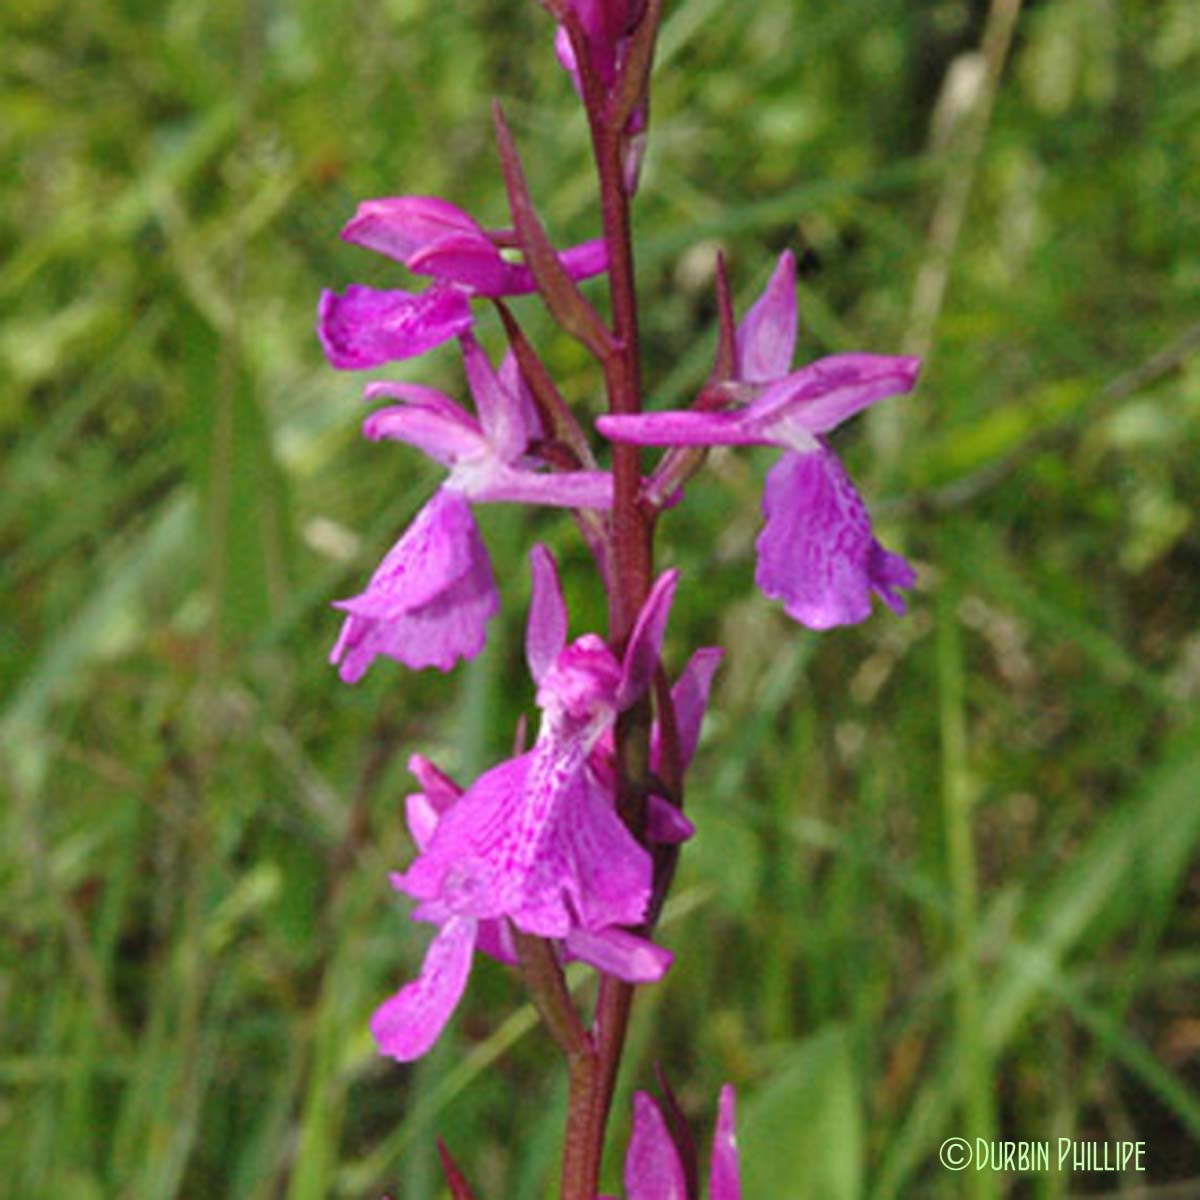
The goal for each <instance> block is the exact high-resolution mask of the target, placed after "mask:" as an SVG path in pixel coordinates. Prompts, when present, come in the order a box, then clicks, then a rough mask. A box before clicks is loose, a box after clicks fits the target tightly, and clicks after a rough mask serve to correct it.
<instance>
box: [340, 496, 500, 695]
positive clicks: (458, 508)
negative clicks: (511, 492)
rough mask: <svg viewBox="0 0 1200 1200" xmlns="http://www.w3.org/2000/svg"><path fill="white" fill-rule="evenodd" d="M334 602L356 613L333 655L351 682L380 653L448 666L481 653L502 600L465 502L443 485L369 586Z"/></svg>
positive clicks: (417, 664) (421, 664)
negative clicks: (345, 598)
mask: <svg viewBox="0 0 1200 1200" xmlns="http://www.w3.org/2000/svg"><path fill="white" fill-rule="evenodd" d="M335 607H336V608H340V609H342V610H344V611H345V612H347V613H349V614H350V615H349V616H348V617H347V619H346V621H345V623H344V624H343V626H342V631H341V635H340V636H339V638H338V640H337V644H336V645H335V646H334V648H333V651H332V652H331V654H330V661H331V662H334V663H340V664H341V676H342V678H343V679H344V680H345V681H346V682H347V683H354V682H356V681H357V680H358V679H360V678H362V676H363V674H365V672H366V670H367V668H368V667H369V666H370V665H371V662H372V661H373V660H374V658H375V657H376V656H377V655H380V654H383V655H386V656H387V657H389V658H394V659H396V660H398V661H399V662H402V663H404V664H405V665H406V666H409V667H412V668H413V669H419V668H421V667H429V666H433V667H437V668H438V669H439V670H442V671H448V670H450V668H451V667H452V666H453V665H454V663H455V662H456V661H457V660H458V659H459V658H472V657H474V656H475V655H476V654H478V653H479V651H480V650H482V649H483V644H484V640H485V636H486V626H487V622H488V621H489V620H490V619H491V618H492V617H493V616H495V614H496V613H497V612H498V611H499V608H500V601H499V597H498V596H497V594H496V585H495V581H494V580H493V578H492V568H491V563H490V562H489V560H488V556H487V550H486V549H485V548H484V545H483V541H482V539H481V538H480V536H479V530H478V528H477V527H476V525H475V518H474V517H473V516H472V515H471V509H470V506H469V505H468V504H467V502H466V501H465V500H464V499H463V498H462V497H461V496H459V495H458V494H457V493H455V492H452V491H450V490H449V489H447V488H439V489H438V491H437V492H435V493H434V496H433V499H431V500H430V501H429V503H428V504H426V505H425V507H424V508H423V509H422V510H421V511H420V513H418V515H417V518H416V520H415V521H413V523H412V524H411V525H410V526H409V527H408V529H407V530H406V531H405V533H404V534H403V536H402V537H401V538H400V540H399V541H398V542H397V543H396V544H395V545H394V546H393V547H392V549H391V550H389V551H388V553H387V556H386V557H385V558H384V560H383V562H382V563H380V565H379V567H378V569H377V570H376V571H375V574H374V575H373V576H372V577H371V581H370V583H369V584H368V585H367V589H366V591H364V592H363V593H362V594H361V595H359V596H356V597H354V598H353V599H351V600H342V601H339V602H338V603H337V604H336V605H335Z"/></svg>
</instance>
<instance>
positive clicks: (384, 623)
mask: <svg viewBox="0 0 1200 1200" xmlns="http://www.w3.org/2000/svg"><path fill="white" fill-rule="evenodd" d="M460 341H461V344H462V351H463V362H464V366H465V368H466V374H467V382H468V384H469V386H470V389H471V393H472V395H473V397H474V399H475V408H476V414H477V415H472V414H470V413H468V412H467V411H466V410H465V409H463V408H462V407H461V406H460V405H458V404H457V403H456V402H455V401H454V400H452V399H451V398H450V397H449V396H446V395H445V394H443V393H442V392H439V391H437V390H436V389H434V388H429V387H425V386H423V385H420V384H411V383H389V382H378V383H374V384H370V385H369V386H368V387H367V396H368V398H370V399H378V398H388V399H392V400H399V401H401V402H402V403H400V404H398V405H391V406H389V407H386V408H382V409H378V410H376V411H375V412H373V413H372V414H371V415H370V416H369V417H368V418H367V419H366V422H365V423H364V426H363V432H364V434H365V435H366V436H367V437H368V438H370V439H372V440H379V439H387V440H392V441H400V442H406V443H407V444H409V445H411V446H415V447H416V448H417V449H418V450H420V451H422V452H423V453H424V454H426V455H427V456H428V457H429V458H431V459H433V460H434V461H435V462H437V463H440V464H441V465H442V466H444V467H446V468H447V469H448V472H449V474H448V476H447V478H446V479H445V481H444V482H443V483H442V485H441V487H439V488H438V490H437V491H436V492H435V493H434V496H433V499H431V500H430V501H429V503H428V504H426V505H425V507H424V508H422V509H421V511H420V513H418V515H417V517H416V519H415V520H414V521H413V523H412V525H410V526H409V528H408V529H407V530H406V531H405V532H404V533H403V534H402V535H401V537H400V539H399V541H397V542H396V544H395V545H394V546H393V547H392V549H391V550H390V551H389V552H388V554H387V555H386V556H385V558H384V560H383V562H382V563H381V564H380V565H379V567H378V569H377V570H376V571H375V573H374V574H373V575H372V577H371V580H370V582H369V583H368V584H367V587H366V590H365V591H364V592H362V593H361V594H360V595H358V596H355V597H353V598H352V599H349V600H342V601H339V602H338V603H337V604H336V605H335V607H337V608H340V609H342V611H344V612H345V613H346V614H347V616H346V620H345V622H344V624H343V626H342V631H341V635H340V636H339V637H338V640H337V643H336V644H335V646H334V648H333V651H332V653H331V655H330V660H331V661H332V662H334V663H335V664H340V670H341V676H342V678H343V679H344V680H345V681H346V682H347V683H354V682H356V681H357V680H359V679H361V678H362V676H363V675H364V674H365V673H366V671H367V669H368V668H369V666H370V664H371V663H372V662H373V661H374V659H375V658H377V657H379V656H380V655H383V656H385V657H387V658H392V659H395V660H397V661H398V662H401V663H403V664H404V665H406V666H408V667H410V668H412V669H414V670H417V669H421V668H424V667H436V668H437V669H438V670H441V671H449V670H450V669H451V668H452V667H453V666H454V665H455V664H456V663H457V662H458V661H459V660H460V659H463V658H472V657H474V656H475V655H476V654H478V653H479V652H480V651H481V650H482V649H483V646H484V642H485V640H486V629H487V624H488V622H489V621H490V620H491V618H492V617H493V616H495V615H496V613H497V612H498V611H499V607H500V599H499V595H498V593H497V590H496V584H495V579H494V576H493V573H492V567H491V561H490V559H489V557H488V553H487V549H486V548H485V546H484V544H483V539H482V538H481V537H480V535H479V529H478V526H477V525H476V523H475V517H474V515H473V514H472V511H471V504H472V503H489V502H512V501H515V502H521V503H528V504H544V505H555V506H562V507H568V508H596V509H605V508H609V507H611V505H612V476H611V475H610V474H608V473H607V472H603V471H562V472H555V473H547V472H544V471H542V470H540V469H539V464H538V463H537V462H536V460H535V459H533V458H532V457H531V456H530V455H529V454H528V453H527V451H528V448H529V445H530V443H531V441H533V440H534V439H535V438H536V437H538V436H540V424H539V422H538V418H537V414H536V411H535V409H534V406H533V403H532V401H531V400H530V398H529V396H528V394H527V392H526V391H525V388H524V384H523V382H522V380H521V377H520V372H519V371H518V369H517V365H516V362H515V360H514V359H513V358H512V356H511V355H509V356H507V357H506V358H505V360H504V362H503V363H502V364H501V367H500V369H499V371H498V372H497V371H494V370H493V369H492V366H491V364H490V363H489V362H488V359H487V355H486V354H484V352H483V350H482V349H481V347H480V346H479V344H478V343H477V342H476V341H475V339H474V338H473V337H472V336H471V335H470V334H463V335H461V338H460Z"/></svg>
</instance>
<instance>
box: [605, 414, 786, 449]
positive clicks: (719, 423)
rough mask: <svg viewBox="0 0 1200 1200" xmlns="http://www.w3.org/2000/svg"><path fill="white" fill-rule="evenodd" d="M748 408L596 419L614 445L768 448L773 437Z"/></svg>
mask: <svg viewBox="0 0 1200 1200" xmlns="http://www.w3.org/2000/svg"><path fill="white" fill-rule="evenodd" d="M747 412H748V410H746V409H736V410H733V411H730V412H708V413H705V412H678V411H670V412H651V413H636V414H634V413H629V414H619V415H610V414H606V415H605V416H602V417H597V418H596V428H597V429H598V430H599V431H600V432H601V433H602V434H603V435H604V436H605V437H606V438H608V440H609V441H610V442H627V443H630V444H631V445H634V446H765V445H769V444H770V443H771V442H772V440H773V439H772V438H771V437H770V436H768V435H767V434H764V433H763V431H762V429H761V428H760V425H759V423H757V422H755V421H753V420H751V419H748V418H747V416H746V414H747Z"/></svg>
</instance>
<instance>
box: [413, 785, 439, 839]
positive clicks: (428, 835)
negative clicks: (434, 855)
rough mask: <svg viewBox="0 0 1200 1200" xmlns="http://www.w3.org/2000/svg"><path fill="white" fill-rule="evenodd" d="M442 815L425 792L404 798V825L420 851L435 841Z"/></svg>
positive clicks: (414, 793)
mask: <svg viewBox="0 0 1200 1200" xmlns="http://www.w3.org/2000/svg"><path fill="white" fill-rule="evenodd" d="M441 817H442V814H441V813H440V812H439V811H438V809H437V806H436V805H435V804H434V803H433V801H432V800H430V798H429V797H428V796H427V795H426V794H425V793H424V792H410V793H409V794H408V795H407V796H405V797H404V823H405V824H406V825H407V826H408V836H409V837H411V838H412V840H413V843H414V845H415V846H416V847H417V850H418V851H423V850H425V848H426V847H427V846H428V845H429V843H430V842H431V841H432V840H433V835H434V832H435V831H436V829H437V827H438V822H439V821H440V820H441Z"/></svg>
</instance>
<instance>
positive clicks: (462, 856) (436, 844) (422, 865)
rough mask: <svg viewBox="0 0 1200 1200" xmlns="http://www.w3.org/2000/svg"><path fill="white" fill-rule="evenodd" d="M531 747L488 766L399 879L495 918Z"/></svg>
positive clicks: (421, 893) (424, 895)
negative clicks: (426, 847)
mask: <svg viewBox="0 0 1200 1200" xmlns="http://www.w3.org/2000/svg"><path fill="white" fill-rule="evenodd" d="M531 761H532V752H529V753H526V754H522V755H519V756H518V757H516V758H508V759H505V760H504V761H503V762H500V763H497V764H496V766H494V767H492V768H491V769H490V770H488V771H485V772H484V773H483V774H482V775H480V776H479V778H478V779H476V780H475V782H474V783H473V784H472V785H471V786H470V787H469V788H468V789H467V790H466V791H465V792H464V793H463V795H462V798H461V799H460V800H459V801H458V802H457V803H456V804H455V805H454V807H453V808H451V809H450V811H449V812H447V813H445V814H444V815H443V817H442V819H441V820H440V821H439V822H438V827H437V831H436V832H435V833H434V836H433V840H432V842H430V844H429V847H428V849H427V850H426V851H425V852H424V853H423V854H421V855H420V857H419V858H417V860H416V861H415V862H414V863H413V864H412V866H410V867H409V869H408V870H407V871H406V872H405V873H404V875H403V876H401V878H400V886H401V888H402V890H403V891H405V892H407V893H408V895H410V896H412V897H414V898H415V899H418V900H434V899H437V898H439V897H440V898H441V899H443V900H444V901H445V902H446V904H447V905H449V906H450V907H451V908H452V909H453V910H454V911H457V912H460V913H462V914H464V915H469V916H475V917H497V916H500V915H501V914H502V913H503V912H504V909H503V907H502V906H501V903H500V899H501V897H500V882H501V878H502V873H503V870H504V867H505V858H506V850H507V847H508V844H509V841H510V839H511V837H512V835H513V830H514V827H515V826H516V824H517V823H518V821H519V820H520V817H521V811H522V806H523V801H524V797H525V787H526V779H527V778H528V775H529V769H530V764H531Z"/></svg>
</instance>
